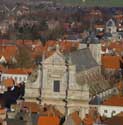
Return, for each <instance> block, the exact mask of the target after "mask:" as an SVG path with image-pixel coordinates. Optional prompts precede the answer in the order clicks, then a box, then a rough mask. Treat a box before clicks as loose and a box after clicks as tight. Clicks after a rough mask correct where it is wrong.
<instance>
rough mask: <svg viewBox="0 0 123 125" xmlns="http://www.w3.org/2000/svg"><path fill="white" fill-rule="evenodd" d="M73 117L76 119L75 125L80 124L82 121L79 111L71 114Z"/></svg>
mask: <svg viewBox="0 0 123 125" xmlns="http://www.w3.org/2000/svg"><path fill="white" fill-rule="evenodd" d="M70 116H71V118H72V119H73V120H74V122H75V125H80V124H81V123H82V120H81V118H80V117H79V114H78V112H73V113H72V114H71V115H70Z"/></svg>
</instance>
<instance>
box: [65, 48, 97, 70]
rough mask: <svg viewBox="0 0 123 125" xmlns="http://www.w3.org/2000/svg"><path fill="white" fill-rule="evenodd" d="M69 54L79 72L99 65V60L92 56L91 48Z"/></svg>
mask: <svg viewBox="0 0 123 125" xmlns="http://www.w3.org/2000/svg"><path fill="white" fill-rule="evenodd" d="M67 56H68V55H67ZM69 56H70V59H71V61H72V64H74V65H76V70H77V72H80V71H82V70H87V69H90V68H92V67H96V66H98V64H97V62H96V61H95V60H94V58H93V57H92V54H91V52H90V50H89V48H84V49H80V50H77V51H74V52H72V53H70V54H69Z"/></svg>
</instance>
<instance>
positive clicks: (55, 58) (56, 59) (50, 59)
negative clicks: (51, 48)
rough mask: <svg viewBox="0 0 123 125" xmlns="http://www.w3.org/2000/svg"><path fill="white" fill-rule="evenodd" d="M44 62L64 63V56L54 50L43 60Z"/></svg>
mask: <svg viewBox="0 0 123 125" xmlns="http://www.w3.org/2000/svg"><path fill="white" fill-rule="evenodd" d="M44 64H51V65H64V64H65V58H64V56H63V55H62V54H61V53H60V52H59V53H58V52H55V53H54V54H53V55H51V56H50V57H48V58H47V59H45V60H44Z"/></svg>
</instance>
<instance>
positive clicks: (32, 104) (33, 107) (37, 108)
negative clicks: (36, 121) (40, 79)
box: [22, 102, 41, 113]
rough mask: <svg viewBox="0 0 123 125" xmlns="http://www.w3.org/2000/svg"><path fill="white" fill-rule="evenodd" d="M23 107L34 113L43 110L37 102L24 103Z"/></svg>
mask: <svg viewBox="0 0 123 125" xmlns="http://www.w3.org/2000/svg"><path fill="white" fill-rule="evenodd" d="M22 107H26V108H28V110H30V111H31V112H32V113H37V112H40V110H41V108H40V105H39V104H37V103H36V102H23V103H22Z"/></svg>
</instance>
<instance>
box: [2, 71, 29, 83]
mask: <svg viewBox="0 0 123 125" xmlns="http://www.w3.org/2000/svg"><path fill="white" fill-rule="evenodd" d="M7 78H13V79H14V80H15V82H16V83H21V82H26V81H27V78H28V74H5V73H2V75H1V80H4V79H7Z"/></svg>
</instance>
